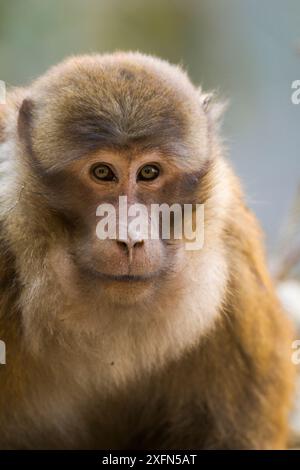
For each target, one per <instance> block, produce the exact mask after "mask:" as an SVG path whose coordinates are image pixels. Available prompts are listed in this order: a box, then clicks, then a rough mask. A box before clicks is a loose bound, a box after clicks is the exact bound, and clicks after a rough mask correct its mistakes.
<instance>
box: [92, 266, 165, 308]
mask: <svg viewBox="0 0 300 470" xmlns="http://www.w3.org/2000/svg"><path fill="white" fill-rule="evenodd" d="M93 276H94V285H95V288H96V289H99V293H100V292H101V293H102V294H101V296H102V298H103V297H104V298H105V301H106V302H108V303H110V304H113V305H115V306H120V307H123V308H126V307H128V308H130V307H131V306H134V305H135V306H136V304H138V303H142V302H143V303H145V302H150V301H151V299H152V298H153V297H152V296H153V295H154V294H155V292H156V291H157V288H158V286H159V283H160V279H161V276H160V273H159V272H157V273H153V274H147V275H141V274H139V275H133V274H132V275H131V274H126V275H119V274H104V273H100V272H95V271H93ZM103 300H104V299H103Z"/></svg>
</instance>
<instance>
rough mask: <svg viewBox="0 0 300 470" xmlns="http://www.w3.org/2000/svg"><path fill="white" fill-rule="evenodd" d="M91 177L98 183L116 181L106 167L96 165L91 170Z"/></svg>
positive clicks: (99, 164)
mask: <svg viewBox="0 0 300 470" xmlns="http://www.w3.org/2000/svg"><path fill="white" fill-rule="evenodd" d="M91 175H92V176H93V178H94V179H96V180H98V181H116V179H117V178H116V175H115V174H114V172H113V171H112V169H111V168H110V167H109V166H108V165H104V164H103V163H97V164H96V165H93V166H92V168H91Z"/></svg>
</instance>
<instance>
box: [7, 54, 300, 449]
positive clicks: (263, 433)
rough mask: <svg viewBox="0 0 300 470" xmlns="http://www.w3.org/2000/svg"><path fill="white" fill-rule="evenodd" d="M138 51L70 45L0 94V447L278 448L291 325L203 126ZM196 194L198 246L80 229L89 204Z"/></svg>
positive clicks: (173, 70)
mask: <svg viewBox="0 0 300 470" xmlns="http://www.w3.org/2000/svg"><path fill="white" fill-rule="evenodd" d="M222 110H223V105H222V104H220V103H218V102H216V99H215V97H214V96H213V95H212V94H207V93H204V92H202V90H201V89H199V88H197V87H195V86H194V85H193V84H192V83H191V82H190V80H189V79H188V77H187V75H186V73H185V72H184V71H183V70H182V69H181V68H179V67H177V66H173V65H170V64H169V63H167V62H165V61H163V60H160V59H156V58H154V57H149V56H146V55H142V54H139V53H121V52H120V53H114V54H111V55H90V56H81V57H72V58H70V59H68V60H66V61H65V62H63V63H62V64H60V65H58V66H55V67H53V68H52V69H50V71H48V72H47V73H46V74H45V75H44V76H42V77H40V78H38V79H37V80H36V81H35V82H33V83H32V84H31V85H30V86H29V87H28V88H23V89H14V90H8V93H7V101H6V104H3V105H1V106H0V248H1V251H0V290H1V296H0V340H1V341H3V342H4V343H5V348H6V364H2V365H0V429H1V433H0V448H1V449H189V448H190V449H282V448H285V446H286V442H287V435H288V426H287V421H288V413H289V408H290V403H291V399H292V393H293V381H294V371H293V365H292V361H291V344H292V328H291V326H290V325H289V322H288V320H287V318H286V317H285V315H284V313H283V312H282V309H281V306H280V304H279V302H278V300H277V298H276V295H275V292H274V287H273V285H272V281H271V280H270V276H269V274H268V271H267V268H266V263H265V259H264V253H263V248H262V242H261V233H260V229H259V228H258V225H257V222H256V220H255V218H254V216H253V215H252V213H251V212H250V211H249V209H248V208H247V206H246V205H245V202H244V197H243V192H242V190H241V188H240V184H239V181H238V179H237V177H236V176H235V174H234V172H233V170H232V169H231V167H230V165H229V164H228V162H227V161H226V158H225V156H224V154H225V151H224V148H223V145H222V140H221V138H220V137H219V123H220V117H221V114H222ZM120 196H126V197H127V202H128V204H135V203H137V204H143V205H144V206H146V207H148V208H149V207H150V206H151V205H152V204H168V205H172V204H179V205H180V206H182V207H183V206H184V205H185V204H201V205H204V214H205V218H204V220H205V221H204V232H205V233H204V243H203V246H202V247H201V249H198V250H188V249H186V240H185V239H184V238H182V239H175V237H172V236H171V237H170V239H164V238H162V237H158V239H151V237H149V238H147V237H141V236H138V231H136V233H135V232H134V231H133V232H132V233H130V231H129V230H128V233H126V236H125V237H119V238H118V236H116V238H115V239H113V238H107V239H99V237H97V230H96V227H97V224H98V223H99V217H98V216H97V208H98V207H99V205H100V204H111V205H112V206H113V207H114V208H116V211H117V210H118V209H117V208H118V201H119V197H120Z"/></svg>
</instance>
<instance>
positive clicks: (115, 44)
mask: <svg viewBox="0 0 300 470" xmlns="http://www.w3.org/2000/svg"><path fill="white" fill-rule="evenodd" d="M299 19H300V1H299V0H284V1H283V0H263V1H262V0H0V79H1V80H4V81H5V82H6V83H7V84H8V85H11V86H15V85H21V84H27V83H29V82H30V81H31V80H32V79H34V78H35V77H36V76H37V75H39V74H41V73H42V72H44V71H45V70H46V69H47V68H48V67H49V66H50V65H52V64H55V63H56V62H58V61H60V60H61V59H63V58H64V57H65V56H67V55H70V54H78V53H87V52H107V51H114V50H120V49H122V50H127V49H131V50H140V51H142V52H146V53H150V54H156V55H159V56H161V57H163V58H165V59H168V60H170V61H172V62H177V63H178V62H179V63H181V64H182V65H183V66H184V67H185V68H186V69H187V70H188V72H189V73H190V76H191V78H192V80H193V81H194V82H195V83H197V84H201V85H202V86H203V87H204V88H205V89H217V90H219V92H220V94H221V95H223V96H225V97H227V98H229V99H230V102H231V105H230V108H229V110H228V112H227V114H226V117H225V121H224V127H223V134H224V136H225V138H226V142H227V146H228V148H229V154H230V158H231V160H232V162H233V165H234V167H235V168H236V170H237V172H238V174H239V175H240V176H241V178H242V181H243V184H244V187H245V190H246V193H247V198H248V202H249V205H250V206H251V207H252V208H253V209H254V211H255V212H256V214H257V215H258V217H259V219H260V220H261V222H262V224H263V227H264V229H265V232H266V235H267V245H268V249H269V251H272V250H274V249H275V248H276V246H277V240H278V236H279V231H280V227H281V226H282V224H283V222H284V219H285V218H286V215H287V213H288V208H289V207H290V205H291V203H292V200H293V197H294V194H295V192H296V188H297V185H298V183H299V180H300V155H299V148H300V132H299V125H300V119H299V118H300V105H298V106H297V105H293V104H292V102H291V93H292V90H291V84H292V82H293V81H294V80H297V79H300V53H299V51H300V21H299Z"/></svg>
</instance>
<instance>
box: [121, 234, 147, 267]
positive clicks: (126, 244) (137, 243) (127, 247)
mask: <svg viewBox="0 0 300 470" xmlns="http://www.w3.org/2000/svg"><path fill="white" fill-rule="evenodd" d="M116 242H117V244H118V246H119V247H120V248H121V250H123V251H124V252H126V253H127V255H128V258H129V263H131V262H132V257H133V251H134V249H135V248H138V247H141V246H143V244H144V240H141V239H138V240H136V239H132V238H128V239H127V240H116Z"/></svg>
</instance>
